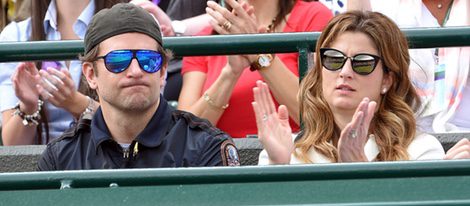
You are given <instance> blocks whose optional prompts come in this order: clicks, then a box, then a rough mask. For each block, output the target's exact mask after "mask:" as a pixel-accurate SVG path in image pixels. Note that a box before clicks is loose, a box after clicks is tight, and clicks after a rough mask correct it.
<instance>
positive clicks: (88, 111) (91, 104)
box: [81, 96, 95, 119]
mask: <svg viewBox="0 0 470 206" xmlns="http://www.w3.org/2000/svg"><path fill="white" fill-rule="evenodd" d="M87 98H88V106H87V107H86V108H85V111H83V113H82V115H81V118H85V119H92V118H93V114H94V113H95V112H94V109H95V101H94V100H93V99H91V98H90V97H89V96H87Z"/></svg>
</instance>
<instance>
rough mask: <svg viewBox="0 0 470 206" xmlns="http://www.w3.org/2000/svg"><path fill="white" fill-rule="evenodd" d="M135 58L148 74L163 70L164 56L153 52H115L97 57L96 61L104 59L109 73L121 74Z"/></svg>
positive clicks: (128, 50) (132, 50)
mask: <svg viewBox="0 0 470 206" xmlns="http://www.w3.org/2000/svg"><path fill="white" fill-rule="evenodd" d="M134 58H135V59H137V62H138V63H139V66H140V69H142V70H144V71H145V72H147V73H155V72H157V71H159V70H160V69H161V68H162V61H163V59H162V54H161V53H159V52H157V51H153V50H142V49H123V50H114V51H111V52H109V53H108V54H106V55H104V56H99V57H96V59H95V61H96V60H98V59H104V66H105V67H106V69H107V70H108V71H110V72H113V73H121V72H123V71H124V70H126V69H127V68H128V67H129V65H130V64H131V61H132V59H134Z"/></svg>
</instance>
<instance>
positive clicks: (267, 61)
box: [250, 54, 275, 71]
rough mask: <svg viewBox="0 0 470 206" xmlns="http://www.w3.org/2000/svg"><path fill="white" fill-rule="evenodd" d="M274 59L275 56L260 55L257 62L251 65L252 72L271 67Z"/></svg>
mask: <svg viewBox="0 0 470 206" xmlns="http://www.w3.org/2000/svg"><path fill="white" fill-rule="evenodd" d="M274 57H275V55H274V54H258V57H257V58H256V60H255V61H254V62H253V63H251V66H250V71H256V70H260V69H263V68H267V67H269V66H271V63H272V62H273V60H274Z"/></svg>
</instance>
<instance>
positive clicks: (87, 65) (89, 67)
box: [82, 62, 98, 90]
mask: <svg viewBox="0 0 470 206" xmlns="http://www.w3.org/2000/svg"><path fill="white" fill-rule="evenodd" d="M82 73H83V75H84V76H85V78H86V81H87V82H88V85H89V87H90V88H91V89H95V90H96V89H97V88H98V85H97V84H96V75H97V74H96V73H95V69H94V68H93V63H91V62H84V63H83V64H82Z"/></svg>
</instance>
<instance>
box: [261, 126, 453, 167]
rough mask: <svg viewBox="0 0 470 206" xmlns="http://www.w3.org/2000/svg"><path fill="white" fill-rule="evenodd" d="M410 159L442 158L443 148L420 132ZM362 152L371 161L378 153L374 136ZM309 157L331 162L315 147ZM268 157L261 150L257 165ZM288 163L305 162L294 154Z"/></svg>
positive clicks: (432, 138) (411, 146) (409, 150)
mask: <svg viewBox="0 0 470 206" xmlns="http://www.w3.org/2000/svg"><path fill="white" fill-rule="evenodd" d="M407 152H408V155H409V157H410V160H440V159H443V158H444V155H445V153H444V149H443V148H442V145H441V143H440V142H439V141H438V140H437V139H436V138H435V137H434V136H432V135H429V134H426V133H421V134H419V135H418V136H416V137H415V139H414V140H413V141H412V142H411V144H410V145H409V146H408V149H407ZM364 153H365V155H366V157H367V159H368V160H369V162H371V161H372V160H374V159H375V158H376V157H377V155H378V154H379V148H378V147H377V143H376V142H375V138H369V140H367V143H366V145H365V147H364ZM308 156H309V158H310V159H311V160H312V161H313V162H314V163H331V160H330V159H328V158H326V157H325V156H323V155H322V154H320V153H318V152H317V151H316V150H315V149H313V148H312V149H310V150H309V151H308ZM268 164H269V157H268V153H267V152H266V150H263V151H261V153H260V155H259V160H258V165H268ZM290 164H305V163H304V162H302V161H301V160H299V159H297V158H296V157H295V156H294V155H292V156H291V160H290Z"/></svg>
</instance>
